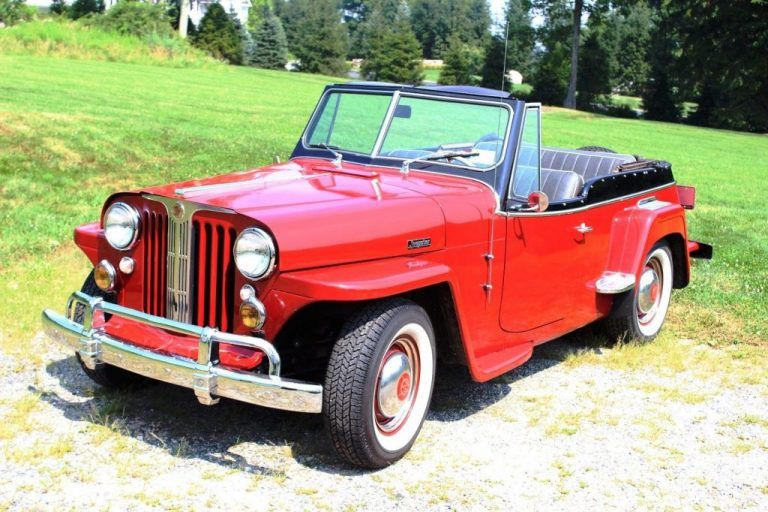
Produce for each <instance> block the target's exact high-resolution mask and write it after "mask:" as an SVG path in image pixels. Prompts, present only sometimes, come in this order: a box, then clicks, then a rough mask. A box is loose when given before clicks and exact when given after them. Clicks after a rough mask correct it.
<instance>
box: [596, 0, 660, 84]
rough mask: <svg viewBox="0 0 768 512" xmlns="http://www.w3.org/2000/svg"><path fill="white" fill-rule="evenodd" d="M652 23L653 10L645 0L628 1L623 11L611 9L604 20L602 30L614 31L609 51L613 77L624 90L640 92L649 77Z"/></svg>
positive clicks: (610, 32) (615, 82) (606, 31)
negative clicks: (605, 25) (628, 3)
mask: <svg viewBox="0 0 768 512" xmlns="http://www.w3.org/2000/svg"><path fill="white" fill-rule="evenodd" d="M653 24H654V11H653V9H652V8H651V7H650V6H648V5H647V4H646V3H644V2H637V3H636V4H634V5H630V6H629V7H628V8H627V12H626V14H623V13H619V12H614V13H612V14H611V15H610V16H609V18H608V20H607V27H606V30H605V32H604V33H605V34H606V35H608V34H616V42H615V47H614V48H612V51H611V54H612V55H613V58H614V63H613V69H614V73H613V80H612V81H613V83H614V84H615V86H616V88H617V89H618V90H619V91H620V92H622V93H624V94H628V95H630V96H638V95H640V93H641V91H642V88H643V85H644V84H645V83H646V82H647V81H648V73H649V72H650V64H649V63H648V51H649V45H650V43H651V30H653Z"/></svg>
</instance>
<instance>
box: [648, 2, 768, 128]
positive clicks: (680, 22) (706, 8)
mask: <svg viewBox="0 0 768 512" xmlns="http://www.w3.org/2000/svg"><path fill="white" fill-rule="evenodd" d="M665 6H666V9H665V10H663V12H662V14H663V15H664V16H665V18H666V19H668V20H669V25H670V26H671V28H672V29H674V34H675V36H676V39H677V43H678V45H679V47H678V48H677V51H678V53H679V59H678V64H679V66H678V69H677V70H676V73H677V75H678V76H679V77H680V80H679V84H678V85H679V87H680V88H681V90H682V91H683V92H684V93H685V94H686V96H687V97H688V98H690V97H692V96H694V97H695V99H696V101H697V102H698V103H699V107H698V110H697V111H696V112H695V113H694V115H693V120H694V121H696V122H698V123H700V124H705V125H707V126H715V127H720V128H729V129H737V130H750V131H757V132H766V131H768V72H767V71H766V70H768V52H767V51H766V48H768V1H766V0H753V1H745V0H742V1H733V2H711V1H708V0H680V1H676V2H668V3H667V4H665Z"/></svg>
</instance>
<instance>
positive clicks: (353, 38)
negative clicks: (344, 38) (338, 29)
mask: <svg viewBox="0 0 768 512" xmlns="http://www.w3.org/2000/svg"><path fill="white" fill-rule="evenodd" d="M370 10H371V9H370V2H369V1H367V0H342V2H341V12H342V19H343V20H344V25H345V26H346V27H347V35H348V36H349V55H348V56H349V58H350V59H357V58H362V56H363V54H362V53H361V52H362V47H361V41H362V32H363V31H362V30H361V28H362V26H363V24H364V23H365V21H366V19H367V16H368V14H369V13H370Z"/></svg>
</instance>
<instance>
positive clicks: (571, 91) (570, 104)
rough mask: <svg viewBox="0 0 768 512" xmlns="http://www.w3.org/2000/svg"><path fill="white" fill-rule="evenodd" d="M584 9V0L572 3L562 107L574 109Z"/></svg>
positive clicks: (576, 0)
mask: <svg viewBox="0 0 768 512" xmlns="http://www.w3.org/2000/svg"><path fill="white" fill-rule="evenodd" d="M583 9H584V0H574V2H573V27H572V28H571V73H570V78H569V79H568V92H567V94H566V95H565V101H563V106H564V107H565V108H576V85H577V82H578V76H579V44H580V41H581V39H580V37H579V34H580V33H581V13H582V10H583Z"/></svg>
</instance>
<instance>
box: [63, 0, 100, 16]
mask: <svg viewBox="0 0 768 512" xmlns="http://www.w3.org/2000/svg"><path fill="white" fill-rule="evenodd" d="M100 12H104V1H103V0H75V1H74V2H72V5H70V6H69V10H68V14H69V17H70V18H72V19H73V20H78V19H80V18H82V17H83V16H85V15H87V14H91V13H100Z"/></svg>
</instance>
